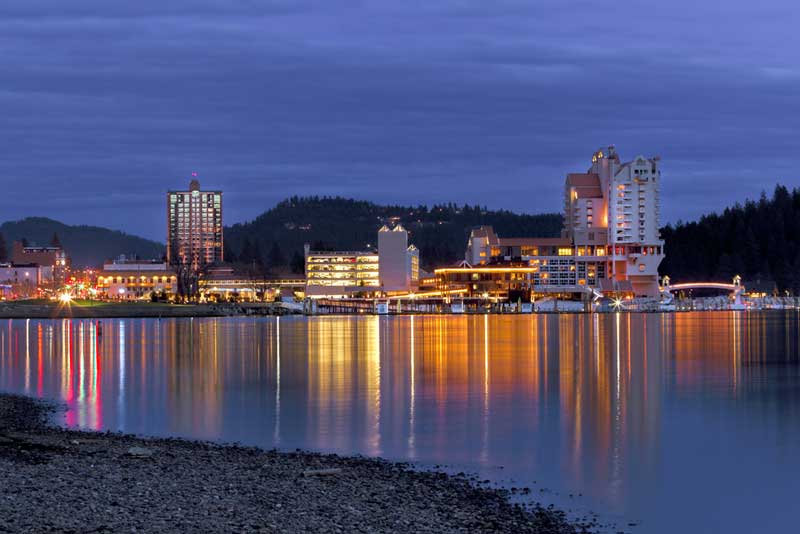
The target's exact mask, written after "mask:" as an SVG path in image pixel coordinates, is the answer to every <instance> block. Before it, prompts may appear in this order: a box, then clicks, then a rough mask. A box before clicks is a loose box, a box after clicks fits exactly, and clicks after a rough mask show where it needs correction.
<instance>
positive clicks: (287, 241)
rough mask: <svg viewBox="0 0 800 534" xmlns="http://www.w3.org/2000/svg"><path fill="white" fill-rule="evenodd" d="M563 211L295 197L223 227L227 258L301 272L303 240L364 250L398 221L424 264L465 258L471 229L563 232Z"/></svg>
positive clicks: (320, 246) (508, 232)
mask: <svg viewBox="0 0 800 534" xmlns="http://www.w3.org/2000/svg"><path fill="white" fill-rule="evenodd" d="M561 221H562V219H561V215H559V214H554V213H548V214H542V215H523V214H517V213H512V212H510V211H505V210H499V211H495V210H488V209H486V208H481V207H479V206H466V205H465V206H456V205H454V204H447V205H437V206H432V207H428V206H416V207H413V206H382V205H378V204H375V203H372V202H366V201H361V200H352V199H346V198H339V197H336V198H330V197H292V198H289V199H287V200H284V201H283V202H280V203H279V204H277V205H276V206H275V207H274V208H272V209H270V210H268V211H266V212H264V213H263V214H261V215H260V216H258V217H257V218H256V219H255V220H253V221H250V222H247V223H242V224H235V225H233V226H232V227H230V228H227V229H226V230H225V245H226V251H225V255H226V259H229V260H230V259H234V260H239V261H241V262H250V261H253V260H261V261H263V263H264V264H266V265H268V266H269V267H271V268H280V267H285V266H291V268H292V270H293V271H294V272H302V261H303V258H302V255H303V244H304V243H310V244H311V245H312V247H313V248H315V249H343V250H363V249H365V248H366V247H367V246H368V245H373V246H375V245H376V240H377V235H378V234H377V232H378V228H380V227H381V225H382V224H384V223H387V222H400V223H401V224H402V225H403V226H404V227H405V228H406V229H407V230H408V231H409V233H410V241H411V243H413V244H414V245H416V246H417V248H419V249H420V259H421V261H422V266H423V268H431V267H434V266H439V265H445V264H452V263H454V262H457V261H459V260H461V259H463V257H464V249H465V247H466V243H467V237H468V236H469V232H470V229H471V228H472V227H474V226H478V225H482V224H488V225H492V226H493V227H494V229H495V231H496V232H497V233H498V234H499V235H502V236H508V237H512V236H528V235H532V236H542V237H551V236H557V235H559V233H560V231H561V224H562V222H561Z"/></svg>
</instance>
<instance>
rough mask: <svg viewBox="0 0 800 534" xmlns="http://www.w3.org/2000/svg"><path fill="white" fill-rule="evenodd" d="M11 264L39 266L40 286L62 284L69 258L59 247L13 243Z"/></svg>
mask: <svg viewBox="0 0 800 534" xmlns="http://www.w3.org/2000/svg"><path fill="white" fill-rule="evenodd" d="M11 263H13V264H16V265H39V266H40V267H41V272H40V274H41V279H40V281H39V283H40V284H49V283H53V282H63V281H64V275H65V274H66V272H67V270H68V269H69V258H68V257H67V253H66V252H65V251H64V249H63V248H62V247H61V246H45V247H43V246H36V245H25V244H23V243H22V242H21V241H14V244H13V246H12V247H11Z"/></svg>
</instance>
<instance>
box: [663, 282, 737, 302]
mask: <svg viewBox="0 0 800 534" xmlns="http://www.w3.org/2000/svg"><path fill="white" fill-rule="evenodd" d="M686 289H719V290H722V291H730V292H731V294H732V295H733V306H732V308H735V309H744V304H743V302H742V293H743V292H744V286H743V285H742V277H741V276H739V275H738V274H737V275H736V276H734V277H733V283H730V284H726V283H724V282H685V283H681V284H671V283H670V279H669V276H665V277H664V278H663V279H662V286H661V293H662V298H666V299H668V300H669V301H670V302H671V301H672V298H673V297H672V292H673V291H683V290H686Z"/></svg>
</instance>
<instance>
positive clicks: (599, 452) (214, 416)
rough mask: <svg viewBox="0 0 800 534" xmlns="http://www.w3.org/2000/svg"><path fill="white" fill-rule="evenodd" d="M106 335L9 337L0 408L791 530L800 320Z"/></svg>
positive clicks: (713, 528) (207, 325)
mask: <svg viewBox="0 0 800 534" xmlns="http://www.w3.org/2000/svg"><path fill="white" fill-rule="evenodd" d="M99 324H100V330H101V332H98V322H97V321H91V320H72V321H70V320H33V319H32V320H8V321H2V322H0V390H4V391H10V392H17V393H24V394H28V395H32V396H36V397H43V398H49V399H57V400H60V401H63V402H65V403H66V404H67V405H68V407H69V410H68V411H67V412H66V413H65V414H64V416H63V424H64V425H66V426H69V427H77V428H87V429H97V430H100V429H112V430H121V431H124V432H129V433H136V434H145V435H155V436H183V437H188V438H199V439H205V440H218V441H225V442H232V441H238V442H242V443H245V444H252V445H258V446H261V447H264V448H273V447H277V448H279V449H284V450H291V449H294V448H303V449H313V450H319V451H330V452H337V453H342V454H356V453H357V454H364V455H370V456H382V457H385V458H389V459H394V460H407V461H411V462H414V463H416V464H417V465H419V466H421V467H427V466H434V465H437V464H440V465H446V466H447V468H448V469H449V470H454V471H459V470H464V471H468V472H471V473H478V474H480V476H481V477H482V478H486V479H489V480H492V481H494V482H497V483H500V484H504V485H507V486H518V487H521V486H529V487H531V488H532V490H533V493H534V498H535V499H536V500H540V501H542V502H544V503H554V504H556V505H558V506H560V507H563V508H565V509H568V510H571V511H572V512H573V513H581V512H585V511H595V512H597V513H598V514H600V516H601V518H602V519H604V520H607V521H614V522H615V523H616V524H617V525H618V526H619V527H620V528H621V529H623V530H626V531H631V532H634V533H635V532H648V533H649V532H656V533H674V532H684V531H685V532H726V533H749V532H787V531H795V530H796V529H797V528H798V527H797V520H796V519H795V514H794V512H793V510H794V506H795V501H796V494H797V491H798V489H800V481H798V478H797V477H798V473H800V365H798V350H799V348H800V347H799V345H798V340H799V336H800V314H798V313H797V312H794V311H786V312H781V311H775V312H698V313H677V314H624V313H622V314H594V315H535V316H532V315H492V316H488V315H469V316H445V315H436V316H397V317H386V316H383V317H378V316H358V317H343V316H337V317H332V316H330V317H311V318H306V317H283V318H220V319H214V318H208V319H170V320H156V319H119V320H109V319H105V320H102V321H100V322H99ZM629 523H636V524H637V526H632V527H629V526H628V524H629Z"/></svg>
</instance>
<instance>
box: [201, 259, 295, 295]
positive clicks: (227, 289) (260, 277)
mask: <svg viewBox="0 0 800 534" xmlns="http://www.w3.org/2000/svg"><path fill="white" fill-rule="evenodd" d="M305 283H306V281H305V280H304V279H303V278H290V277H273V276H269V275H267V274H265V273H263V272H259V271H248V270H244V271H242V270H237V269H235V268H234V267H233V266H230V265H216V266H213V267H209V268H207V269H206V272H205V273H203V275H202V276H201V277H200V280H199V287H200V298H201V300H205V301H216V302H219V301H232V300H233V301H264V300H275V299H280V298H281V297H282V296H284V295H287V296H288V295H292V296H293V295H294V293H300V294H301V293H302V292H303V290H304V288H305Z"/></svg>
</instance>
